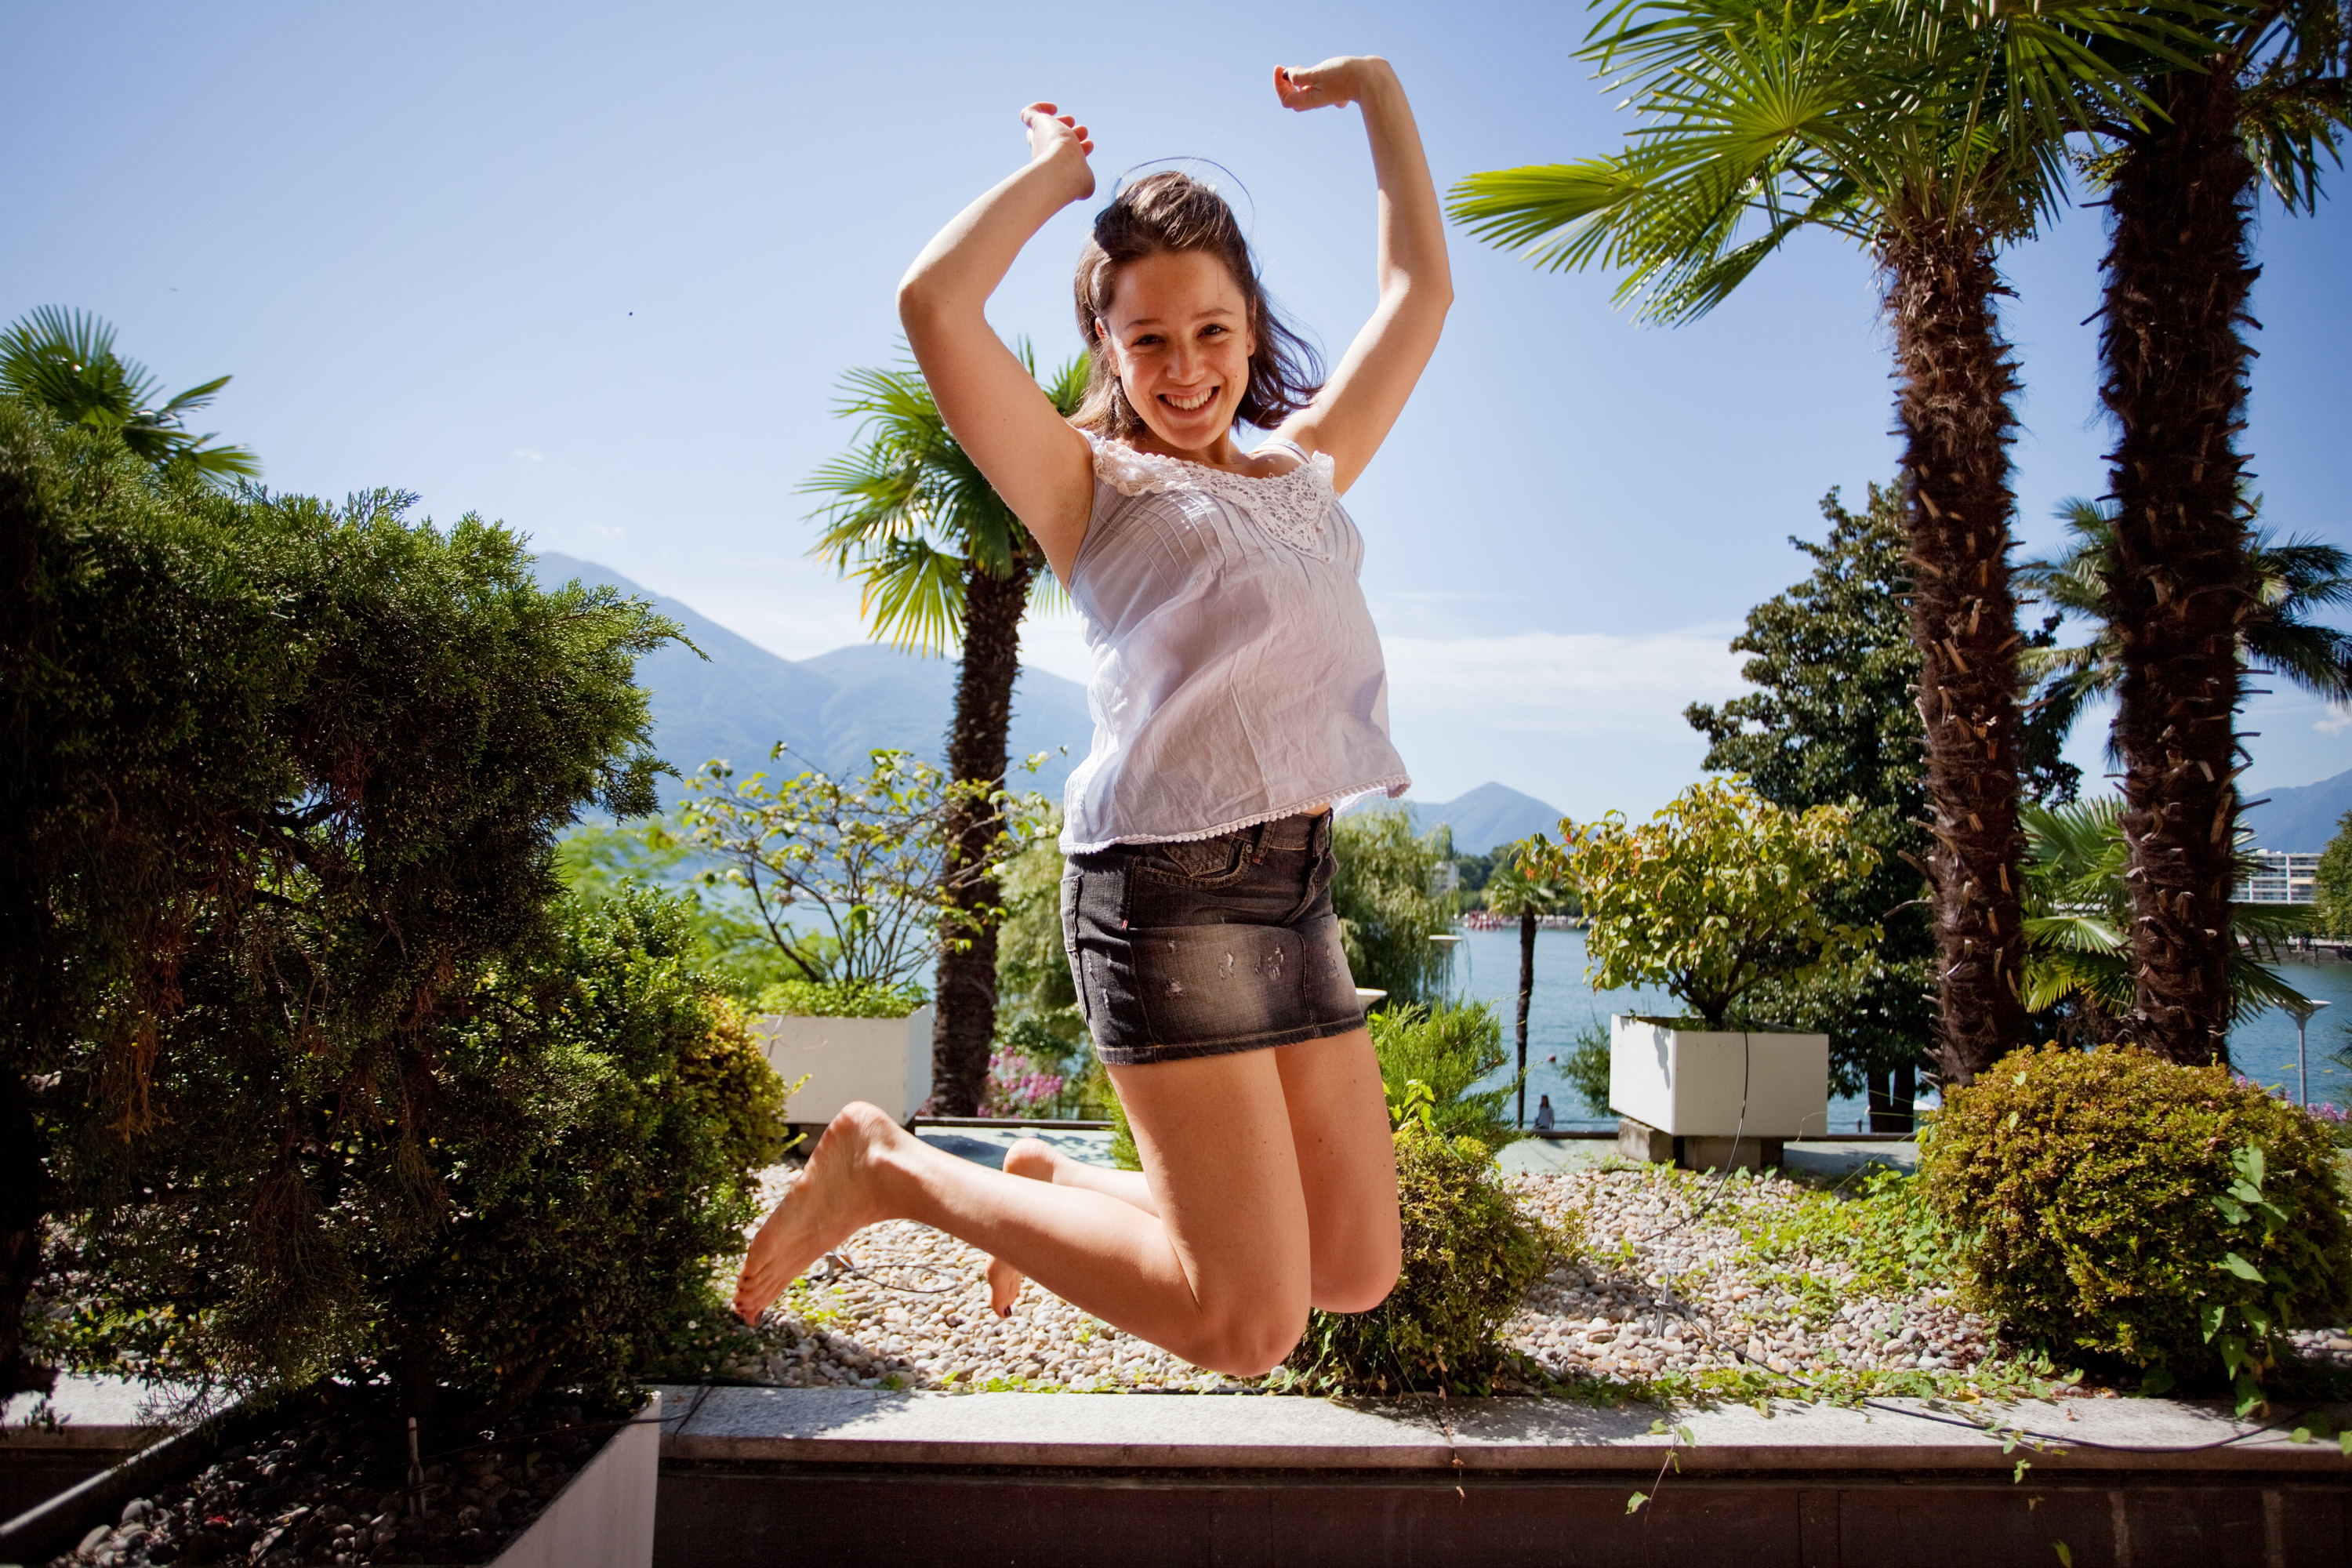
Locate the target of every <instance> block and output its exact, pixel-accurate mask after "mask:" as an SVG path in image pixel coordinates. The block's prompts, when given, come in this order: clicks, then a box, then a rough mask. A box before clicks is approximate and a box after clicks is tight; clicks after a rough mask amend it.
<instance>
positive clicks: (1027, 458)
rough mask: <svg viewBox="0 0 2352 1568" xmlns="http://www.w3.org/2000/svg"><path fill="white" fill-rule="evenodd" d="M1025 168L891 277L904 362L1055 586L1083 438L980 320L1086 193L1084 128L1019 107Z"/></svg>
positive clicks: (1074, 537) (1082, 513)
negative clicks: (1017, 261)
mask: <svg viewBox="0 0 2352 1568" xmlns="http://www.w3.org/2000/svg"><path fill="white" fill-rule="evenodd" d="M1021 119H1022V121H1023V123H1024V124H1025V125H1027V126H1028V128H1029V163H1028V164H1027V166H1026V167H1024V168H1023V169H1021V170H1020V171H1019V172H1017V173H1015V174H1010V175H1007V176H1006V177H1005V178H1004V179H1003V180H1000V181H998V182H997V184H996V185H995V186H994V188H993V189H992V190H990V191H989V192H988V193H987V194H986V195H983V196H982V197H981V198H980V199H979V200H978V201H976V202H974V203H972V204H971V205H970V206H968V207H966V208H964V209H963V211H962V212H961V213H959V214H958V215H956V218H955V221H954V222H952V223H950V224H949V225H948V226H947V227H945V228H943V229H941V230H940V232H939V233H938V235H936V236H935V237H933V238H932V240H931V243H930V244H929V245H927V246H925V247H923V253H922V254H921V255H920V256H918V257H917V258H915V264H914V265H913V266H912V267H910V268H908V269H907V276H906V277H905V278H904V279H900V281H899V284H898V320H899V321H900V322H901V323H903V324H904V325H905V327H906V329H907V342H908V346H909V347H910V348H912V349H913V350H914V352H915V363H918V364H919V365H921V366H922V367H923V377H924V379H925V380H926V381H928V382H929V384H930V388H931V395H933V396H934V397H936V398H938V399H939V404H940V413H941V414H943V415H945V416H947V422H948V428H949V429H950V430H952V431H953V432H955V438H956V439H957V440H958V441H960V442H961V443H962V444H963V449H964V450H965V451H967V452H969V453H971V457H972V460H973V461H974V462H976V463H978V464H979V465H980V471H981V472H982V473H983V474H985V475H987V476H988V482H989V483H990V484H992V485H993V486H995V487H996V493H997V494H998V495H1001V496H1003V498H1004V500H1005V504H1006V505H1008V506H1010V507H1011V508H1012V509H1013V513H1014V515H1015V516H1017V517H1019V518H1020V519H1021V521H1023V522H1024V523H1025V524H1026V525H1028V529H1029V531H1030V532H1031V533H1033V534H1034V535H1036V537H1037V542H1038V543H1040V544H1042V545H1044V546H1045V558H1046V559H1047V560H1048V561H1049V562H1051V563H1052V564H1053V567H1054V574H1055V576H1057V577H1059V578H1060V579H1061V580H1062V581H1063V582H1064V583H1065V584H1067V583H1068V582H1069V580H1070V567H1071V566H1072V564H1073V563H1076V560H1077V555H1078V546H1079V544H1080V543H1081V542H1084V540H1085V538H1086V531H1087V513H1088V511H1089V510H1091V508H1092V506H1093V502H1094V458H1093V455H1092V454H1091V453H1090V452H1089V451H1088V450H1087V441H1086V437H1083V436H1081V435H1079V434H1078V433H1077V432H1076V430H1074V429H1072V428H1071V427H1070V426H1068V425H1067V424H1066V422H1064V420H1063V418H1062V416H1060V415H1058V414H1056V413H1055V412H1054V405H1053V404H1052V403H1050V402H1048V401H1047V400H1046V397H1045V392H1044V391H1043V390H1042V389H1041V388H1039V386H1038V385H1037V383H1036V382H1035V381H1034V379H1032V377H1031V375H1030V374H1029V371H1028V370H1027V368H1026V367H1024V365H1023V364H1022V363H1021V362H1020V361H1019V360H1018V359H1016V358H1014V357H1013V352H1012V351H1011V350H1010V349H1007V348H1006V347H1005V346H1004V344H1003V342H1002V341H1001V340H1000V339H999V338H998V337H997V335H996V332H995V331H994V329H992V328H991V327H990V326H989V324H988V317H987V315H986V313H985V311H986V308H987V305H988V297H989V295H990V294H992V293H993V292H994V291H995V289H996V286H997V285H998V284H999V283H1001V282H1003V280H1004V274H1005V272H1006V271H1007V270H1008V269H1010V268H1011V267H1012V266H1013V258H1014V257H1016V256H1018V255H1020V254H1021V247H1023V246H1024V245H1026V244H1027V243H1028V242H1029V240H1030V237H1032V236H1034V234H1035V233H1036V232H1037V231H1038V230H1039V229H1040V228H1043V227H1044V226H1045V220H1046V219H1047V218H1050V217H1052V216H1054V215H1055V213H1057V212H1059V211H1061V209H1062V208H1063V207H1065V206H1067V205H1069V204H1070V203H1072V202H1075V201H1080V200H1083V199H1084V198H1086V197H1087V196H1088V195H1093V194H1094V188H1095V176H1094V171H1093V170H1092V169H1091V168H1089V167H1087V153H1091V152H1093V151H1094V143H1093V142H1090V141H1088V140H1087V132H1086V127H1085V126H1083V125H1080V124H1078V123H1077V122H1076V120H1075V119H1073V118H1072V117H1071V116H1069V115H1066V114H1059V113H1056V112H1055V106H1054V105H1052V104H1050V103H1033V104H1031V105H1030V106H1029V107H1028V108H1026V109H1024V110H1022V111H1021Z"/></svg>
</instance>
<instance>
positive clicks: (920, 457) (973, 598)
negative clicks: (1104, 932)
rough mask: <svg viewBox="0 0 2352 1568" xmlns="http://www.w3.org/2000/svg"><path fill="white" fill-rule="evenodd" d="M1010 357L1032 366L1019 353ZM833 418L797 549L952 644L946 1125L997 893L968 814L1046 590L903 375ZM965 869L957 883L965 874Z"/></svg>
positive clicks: (985, 998) (895, 627) (940, 1031)
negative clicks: (843, 428) (843, 443)
mask: <svg viewBox="0 0 2352 1568" xmlns="http://www.w3.org/2000/svg"><path fill="white" fill-rule="evenodd" d="M1022 355H1023V358H1024V362H1026V363H1030V364H1031V367H1032V369H1033V370H1034V359H1032V358H1031V357H1030V355H1029V352H1028V346H1027V345H1026V344H1025V343H1024V344H1023V346H1022ZM1086 384H1087V357H1086V356H1085V355H1083V354H1081V355H1078V356H1077V357H1076V358H1074V359H1072V360H1071V361H1070V362H1069V363H1066V364H1065V365H1063V366H1062V367H1061V369H1060V370H1058V371H1056V372H1055V373H1054V374H1053V376H1052V378H1051V380H1050V381H1048V382H1047V383H1046V384H1045V395H1046V396H1047V397H1048V398H1050V399H1051V400H1052V401H1053V404H1054V406H1055V408H1056V409H1058V410H1059V411H1060V412H1062V413H1063V414H1064V415H1069V414H1075V413H1076V411H1077V406H1078V404H1079V402H1080V401H1081V400H1082V399H1083V397H1084V396H1085V394H1086ZM844 385H845V391H846V393H847V395H846V396H845V398H844V399H843V401H842V404H841V406H840V413H841V415H842V416H843V417H845V418H850V419H855V420H856V421H857V422H858V425H857V437H856V439H857V441H858V445H856V447H854V448H853V449H852V450H851V451H849V452H848V453H846V454H845V455H844V456H842V457H841V458H836V459H835V460H834V461H833V462H831V463H828V464H826V465H825V466H824V468H819V469H818V470H817V471H816V473H815V474H814V476H813V477H812V478H811V479H809V481H808V483H807V484H806V485H805V486H803V489H805V490H808V491H811V492H814V493H816V494H820V495H827V496H831V497H832V498H834V499H833V500H831V501H830V502H829V503H828V504H827V505H825V506H824V508H823V509H821V510H819V511H818V512H817V513H816V514H815V515H816V518H817V519H818V521H821V522H822V523H823V524H824V532H823V533H822V535H821V536H820V537H819V539H818V541H817V543H816V544H815V546H814V548H813V549H812V550H811V552H810V553H811V554H813V555H816V556H819V557H821V558H824V559H827V560H830V561H831V562H833V563H834V565H835V567H836V568H837V569H838V570H839V571H840V572H842V573H843V574H845V575H846V576H851V577H855V578H856V579H857V580H858V581H859V582H860V583H861V584H864V586H865V590H866V599H865V611H866V616H868V618H869V621H870V624H871V625H872V626H873V628H874V630H875V631H876V632H877V633H879V634H880V635H882V636H883V637H887V639H888V640H889V642H890V643H891V645H892V646H893V647H905V648H913V649H915V650H917V651H919V652H923V653H944V652H946V651H947V650H948V649H950V648H951V647H961V650H962V654H963V658H962V663H961V670H960V672H959V674H958V678H957V680H956V698H955V713H954V717H953V718H952V719H951V720H950V722H949V728H948V738H947V739H948V757H947V761H948V774H949V776H950V778H952V779H955V780H956V781H957V782H958V783H960V784H971V785H973V786H977V787H976V788H975V790H974V791H973V792H972V793H971V794H968V795H965V796H963V797H961V805H959V807H958V811H959V816H958V818H957V821H956V823H955V824H954V827H953V830H952V831H951V832H950V834H949V835H948V838H947V841H946V847H947V852H948V856H949V887H950V899H949V903H948V907H947V910H946V914H945V919H944V920H943V921H942V923H941V925H940V938H941V941H940V950H939V968H938V973H937V978H936V988H937V991H938V994H939V1013H938V1016H937V1020H936V1022H935V1023H934V1024H933V1026H932V1027H933V1034H932V1047H931V1051H932V1066H931V1082H932V1085H933V1088H932V1091H931V1095H932V1104H933V1105H934V1107H935V1108H936V1109H937V1110H940V1112H941V1113H943V1114H946V1115H950V1116H970V1115H972V1114H973V1113H974V1112H976V1111H977V1110H979V1109H980V1103H981V1100H982V1097H983V1096H984V1095H985V1093H986V1092H987V1088H988V1062H989V1054H990V1047H991V1042H992V1039H993V1037H994V1035H995V1032H996V940H997V938H996V925H995V921H994V920H993V918H992V915H991V914H990V912H989V911H990V910H993V909H994V908H995V907H996V904H997V901H998V898H999V889H997V887H996V886H995V883H994V880H993V879H992V876H991V875H990V874H989V872H988V869H987V868H988V866H989V865H990V864H991V863H992V861H993V860H994V858H995V857H996V847H995V845H996V837H997V830H996V828H995V826H994V825H993V824H992V821H991V819H990V813H989V811H988V809H987V807H986V806H985V805H984V804H983V802H984V800H985V798H986V795H987V792H989V791H994V790H1002V789H1003V785H1004V773H1005V765H1006V762H1007V757H1006V752H1005V747H1006V743H1007V742H1006V737H1007V735H1008V734H1009V732H1010V731H1011V729H1012V723H1013V682H1014V681H1015V680H1016V679H1018V678H1019V676H1020V673H1021V617H1022V616H1023V614H1024V612H1025V611H1026V609H1027V608H1028V606H1029V605H1030V603H1031V601H1032V600H1033V599H1034V598H1050V597H1052V596H1053V595H1055V594H1056V593H1057V589H1056V587H1055V584H1054V579H1053V577H1052V574H1050V572H1041V571H1040V567H1041V566H1043V565H1044V563H1045V551H1044V550H1043V549H1042V548H1040V547H1039V545H1038V543H1037V542H1036V541H1035V540H1034V539H1032V538H1031V537H1030V536H1029V531H1028V530H1027V529H1025V528H1024V527H1023V526H1022V525H1021V521H1020V520H1019V519H1018V518H1016V517H1014V516H1013V509H1012V508H1010V507H1008V506H1006V505H1005V504H1004V501H1003V498H1002V497H1000V496H999V495H998V494H997V493H996V491H995V490H994V489H992V487H991V486H990V485H989V483H988V480H987V479H986V478H984V477H983V476H982V473H981V471H980V466H979V465H978V464H977V463H975V462H973V461H972V460H971V454H969V453H967V452H966V451H965V450H964V449H963V447H962V446H961V444H959V443H958V442H957V440H956V438H955V437H954V435H953V434H952V433H951V432H950V430H949V429H948V426H947V421H946V419H945V418H943V417H942V416H940V407H939V404H938V402H937V400H936V399H934V398H933V397H932V396H931V389H930V387H929V384H927V383H926V382H925V381H924V380H923V376H922V373H921V372H919V371H917V370H911V369H909V370H870V369H866V370H854V371H852V372H850V373H849V374H848V376H847V377H846V378H845V383H844ZM968 873H970V874H968Z"/></svg>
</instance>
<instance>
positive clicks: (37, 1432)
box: [0, 1373, 169, 1468]
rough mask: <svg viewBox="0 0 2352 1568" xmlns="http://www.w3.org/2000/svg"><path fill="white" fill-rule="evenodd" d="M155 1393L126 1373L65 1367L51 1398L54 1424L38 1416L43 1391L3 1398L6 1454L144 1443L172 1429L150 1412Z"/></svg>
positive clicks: (0, 1433) (111, 1450)
mask: <svg viewBox="0 0 2352 1568" xmlns="http://www.w3.org/2000/svg"><path fill="white" fill-rule="evenodd" d="M155 1397H156V1391H155V1390H153V1389H152V1388H147V1387H144V1386H142V1384H136V1383H129V1382H126V1381H124V1380H123V1379H121V1378H116V1377H82V1376H79V1375H77V1374H75V1373H65V1374H63V1375H61V1376H60V1377H58V1386H57V1391H56V1392H55V1393H54V1394H51V1395H50V1396H49V1398H48V1401H47V1405H48V1414H49V1416H50V1419H51V1421H52V1422H53V1423H54V1425H48V1424H40V1423H36V1422H34V1420H33V1419H32V1417H33V1413H34V1412H35V1411H37V1410H38V1409H40V1408H41V1405H42V1401H41V1400H40V1398H39V1397H38V1396H37V1395H35V1394H17V1395H16V1396H15V1397H14V1398H12V1399H9V1400H7V1401H6V1402H5V1403H0V1454H6V1453H24V1452H27V1451H49V1452H56V1451H58V1450H66V1449H82V1450H96V1451H98V1452H100V1453H103V1454H107V1455H117V1454H127V1453H130V1452H131V1450H132V1449H134V1448H142V1447H146V1446H147V1445H148V1444H149V1443H152V1442H153V1441H154V1440H155V1439H156V1438H158V1437H160V1436H163V1435H164V1434H165V1433H166V1432H167V1431H168V1430H169V1428H168V1427H166V1426H163V1425H161V1424H160V1423H158V1422H155V1421H153V1420H151V1419H149V1418H148V1415H149V1411H148V1406H149V1405H150V1403H151V1402H152V1401H154V1400H155ZM108 1462H109V1463H111V1462H112V1461H111V1459H110V1460H109V1461H108ZM100 1468H104V1467H103V1466H101V1467H100Z"/></svg>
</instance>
